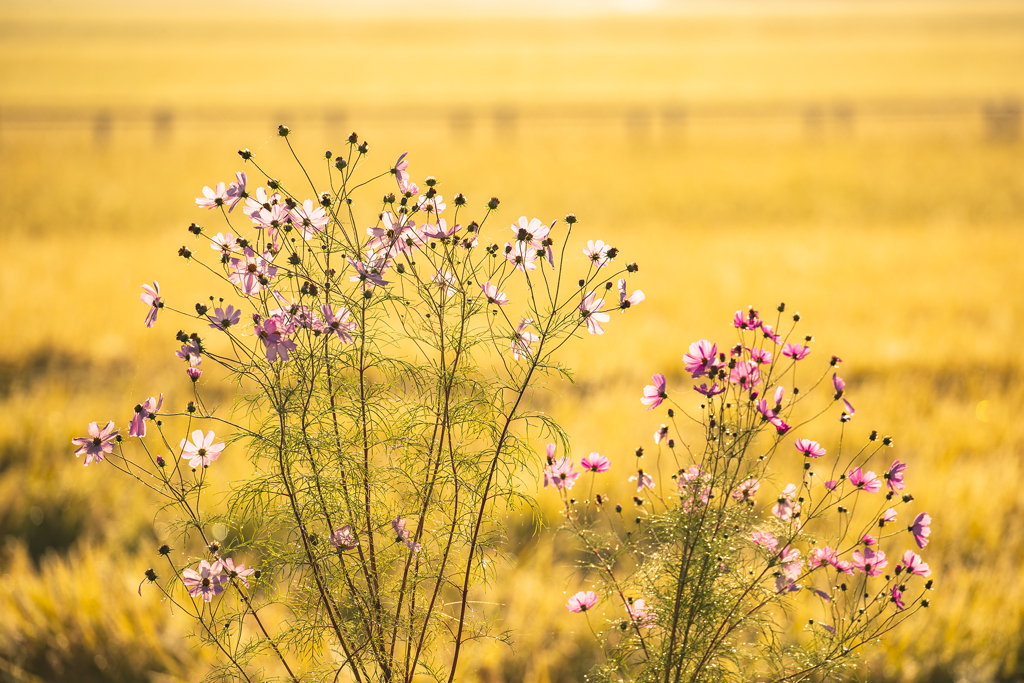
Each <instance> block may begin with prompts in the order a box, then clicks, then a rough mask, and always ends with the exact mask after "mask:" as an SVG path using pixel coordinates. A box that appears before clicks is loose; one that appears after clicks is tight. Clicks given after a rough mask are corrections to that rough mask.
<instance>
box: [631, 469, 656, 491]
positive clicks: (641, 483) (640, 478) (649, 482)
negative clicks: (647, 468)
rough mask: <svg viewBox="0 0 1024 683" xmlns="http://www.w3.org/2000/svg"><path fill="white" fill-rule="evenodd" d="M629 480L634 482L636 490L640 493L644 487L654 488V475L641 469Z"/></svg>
mask: <svg viewBox="0 0 1024 683" xmlns="http://www.w3.org/2000/svg"><path fill="white" fill-rule="evenodd" d="M629 481H635V482H636V492H637V493H640V492H641V491H643V490H644V489H653V488H654V477H652V476H651V475H649V474H647V473H646V472H644V471H643V470H637V472H636V474H634V475H633V476H632V477H630V478H629Z"/></svg>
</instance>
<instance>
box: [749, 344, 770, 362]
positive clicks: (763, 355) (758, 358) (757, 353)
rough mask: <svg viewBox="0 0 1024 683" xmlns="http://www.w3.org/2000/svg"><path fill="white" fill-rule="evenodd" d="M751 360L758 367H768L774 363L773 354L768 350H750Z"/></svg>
mask: <svg viewBox="0 0 1024 683" xmlns="http://www.w3.org/2000/svg"><path fill="white" fill-rule="evenodd" d="M750 359H751V360H753V361H754V362H755V363H757V364H758V365H768V364H769V363H771V362H772V352H771V351H769V350H768V349H759V348H756V347H755V348H752V349H750Z"/></svg>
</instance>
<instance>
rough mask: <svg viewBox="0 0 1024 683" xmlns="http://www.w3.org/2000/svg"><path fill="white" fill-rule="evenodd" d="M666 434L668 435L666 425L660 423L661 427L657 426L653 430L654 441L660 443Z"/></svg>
mask: <svg viewBox="0 0 1024 683" xmlns="http://www.w3.org/2000/svg"><path fill="white" fill-rule="evenodd" d="M666 436H668V426H667V425H661V427H659V428H658V431H656V432H654V443H656V444H660V443H661V440H662V439H664V438H665V437H666Z"/></svg>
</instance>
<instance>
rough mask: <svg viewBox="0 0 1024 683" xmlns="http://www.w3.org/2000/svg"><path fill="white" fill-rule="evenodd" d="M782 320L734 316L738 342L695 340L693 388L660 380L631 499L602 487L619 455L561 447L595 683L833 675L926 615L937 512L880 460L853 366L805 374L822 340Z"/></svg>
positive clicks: (900, 466)
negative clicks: (924, 506) (861, 422)
mask: <svg viewBox="0 0 1024 683" xmlns="http://www.w3.org/2000/svg"><path fill="white" fill-rule="evenodd" d="M784 311H785V305H780V306H779V307H778V315H777V316H773V318H774V320H773V321H771V322H769V321H768V320H764V319H762V318H761V316H760V314H759V313H758V311H756V310H754V309H753V308H751V309H750V310H748V311H737V312H736V314H735V316H734V318H733V327H734V334H733V339H732V340H731V341H730V342H729V343H728V344H727V345H725V346H719V345H718V344H715V343H712V342H710V341H708V340H706V339H705V340H700V341H697V342H694V343H693V344H691V345H690V347H689V349H688V352H687V353H686V354H685V355H684V356H683V362H684V364H685V368H686V372H687V373H688V375H689V377H688V379H687V381H685V382H683V384H684V385H688V386H682V387H679V388H675V387H674V388H673V389H674V390H670V388H669V385H668V382H667V381H666V378H665V376H664V375H661V374H658V375H654V377H653V380H652V381H653V383H652V384H650V385H648V386H646V387H645V388H644V389H643V393H642V396H641V398H640V401H641V403H642V404H643V405H645V406H647V409H648V410H655V409H659V408H660V409H663V410H665V409H667V418H668V419H667V423H666V424H662V425H660V426H659V427H658V428H657V429H656V430H655V432H654V436H653V441H654V444H653V448H652V447H650V446H648V448H646V449H645V448H643V447H641V448H638V449H637V450H636V454H635V455H636V457H635V461H634V466H633V468H632V471H631V472H630V474H631V475H632V476H630V477H629V481H630V482H632V483H633V484H635V485H636V496H635V497H634V498H633V500H632V501H630V502H628V503H626V504H622V503H621V502H619V503H616V502H615V501H609V500H608V497H607V496H606V495H602V494H601V493H596V494H595V493H594V491H595V490H598V491H600V488H597V489H595V488H594V487H595V486H596V487H600V485H601V481H600V479H601V478H605V477H608V476H610V475H608V474H605V472H608V471H609V470H611V469H612V463H611V462H610V461H609V459H608V458H605V457H604V456H601V455H599V454H598V453H592V454H591V455H590V456H589V457H586V458H583V459H582V461H581V466H582V470H583V471H582V472H581V471H578V470H577V469H576V466H575V465H574V464H573V462H572V461H571V460H570V459H569V458H555V457H554V448H555V447H554V444H552V446H550V447H549V457H548V467H547V470H546V477H545V483H546V484H553V485H554V486H555V487H556V488H557V490H558V492H559V494H560V495H561V497H562V500H563V502H564V504H565V508H564V517H565V530H566V531H567V532H569V533H570V534H572V535H573V536H574V537H575V538H576V539H577V541H578V543H579V545H580V546H581V549H582V551H583V552H584V555H585V558H586V559H585V561H583V563H582V567H581V569H582V570H583V571H584V572H585V574H586V575H587V578H589V579H590V580H591V581H593V582H594V584H595V585H594V588H595V589H596V590H588V591H580V592H579V593H577V594H576V595H574V596H572V597H571V598H570V599H569V601H568V604H567V605H566V608H567V609H568V610H570V611H572V612H581V613H586V614H585V616H586V618H587V620H588V621H590V625H591V627H592V628H593V629H594V630H595V636H596V637H597V638H598V639H599V641H600V643H601V645H602V647H603V650H604V655H605V656H604V659H603V661H602V662H601V663H600V664H599V665H598V666H597V669H596V671H595V672H594V676H593V677H592V679H591V680H599V681H612V680H614V681H619V680H623V679H625V680H633V681H650V682H651V683H656V682H657V683H679V682H680V681H689V682H694V681H754V680H757V681H799V680H806V679H810V680H836V679H837V677H839V678H843V677H844V674H843V673H842V670H843V669H844V668H846V667H849V666H851V665H852V664H853V663H854V657H853V655H855V654H857V653H858V652H859V650H860V649H861V648H862V647H863V646H865V645H867V644H869V643H871V642H874V641H877V639H878V638H879V637H880V636H882V635H883V634H885V633H886V632H888V631H889V630H891V629H893V628H895V627H896V626H897V625H898V624H900V623H902V622H903V621H905V620H906V619H908V618H910V617H911V616H912V615H914V614H916V613H917V612H919V611H920V610H922V609H924V608H926V607H928V597H927V594H928V591H929V590H931V588H932V581H931V580H930V579H929V578H928V577H929V576H930V575H931V570H930V568H929V567H928V565H927V564H926V563H925V562H924V560H923V559H922V558H921V556H920V555H918V552H917V551H919V550H921V549H922V548H924V547H925V545H927V543H928V536H929V534H930V523H931V518H930V517H929V515H928V514H927V513H926V512H915V511H914V510H913V506H912V501H913V496H912V495H911V493H910V490H909V488H908V483H907V482H906V481H905V480H904V475H905V473H906V470H907V466H906V464H905V463H902V462H900V461H899V460H893V461H892V462H891V463H890V462H889V460H888V458H885V451H886V450H888V449H889V448H890V447H892V446H893V440H892V439H891V438H890V437H888V436H886V437H881V438H880V437H879V435H878V434H877V432H874V431H872V432H870V434H868V433H866V432H865V433H857V432H859V431H860V430H852V429H851V427H850V425H851V422H850V421H851V419H852V418H853V416H854V413H855V411H854V408H853V406H852V405H851V404H850V402H849V400H848V399H847V396H846V383H845V382H844V381H843V379H842V378H841V377H839V375H838V371H837V366H838V365H839V363H840V359H839V358H838V357H836V356H832V357H831V359H830V360H829V361H828V362H827V363H824V364H823V365H824V370H822V369H821V367H820V365H819V367H818V368H817V369H813V370H812V369H810V368H807V367H806V366H807V365H808V364H812V363H813V357H812V358H811V359H808V356H809V354H810V352H811V346H810V344H811V342H812V341H813V339H812V337H810V336H801V335H799V334H798V333H797V332H796V327H797V323H798V322H799V320H800V316H799V314H797V315H793V316H792V317H791V321H790V320H786V321H785V322H784V319H783V315H784ZM784 325H785V327H786V328H787V329H785V330H782V327H783V326H784ZM780 331H781V332H780ZM822 394H824V395H822ZM669 406H671V407H669ZM819 418H820V419H819ZM823 419H827V421H825V422H823ZM851 431H852V432H853V433H852V434H851V433H850V432H851ZM851 442H852V443H851ZM822 443H826V444H828V447H827V448H826V446H824V445H822ZM883 458H884V459H883ZM870 467H874V469H876V470H878V471H879V472H881V473H880V474H879V473H876V472H875V471H870V470H869V469H868V468H870ZM662 475H669V476H670V478H669V479H668V480H667V481H664V480H662V479H661V477H662ZM581 477H587V478H590V477H593V478H594V479H593V480H592V481H589V482H588V481H586V480H585V479H584V480H582V481H581V480H580V478H581ZM581 484H582V485H584V486H586V487H588V488H589V489H590V494H589V495H588V496H586V497H585V500H583V501H577V500H576V498H575V497H574V496H573V494H571V493H570V489H571V488H572V487H573V486H574V485H576V486H579V485H581ZM581 497H582V496H581ZM794 622H795V624H796V626H797V627H798V628H797V629H796V630H795V631H794V629H792V624H793V623H794ZM801 624H802V627H801ZM846 675H849V672H847V674H846Z"/></svg>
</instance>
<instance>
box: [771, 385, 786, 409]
mask: <svg viewBox="0 0 1024 683" xmlns="http://www.w3.org/2000/svg"><path fill="white" fill-rule="evenodd" d="M785 396H786V388H785V387H784V386H781V385H779V386H777V387H775V395H774V396H772V398H773V399H774V400H775V409H776V410H778V409H779V408H781V407H782V399H783V398H784V397H785Z"/></svg>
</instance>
